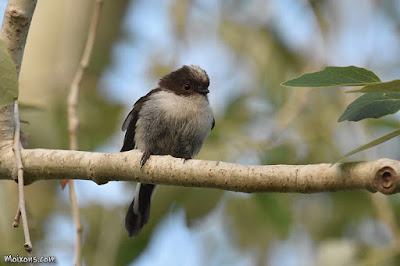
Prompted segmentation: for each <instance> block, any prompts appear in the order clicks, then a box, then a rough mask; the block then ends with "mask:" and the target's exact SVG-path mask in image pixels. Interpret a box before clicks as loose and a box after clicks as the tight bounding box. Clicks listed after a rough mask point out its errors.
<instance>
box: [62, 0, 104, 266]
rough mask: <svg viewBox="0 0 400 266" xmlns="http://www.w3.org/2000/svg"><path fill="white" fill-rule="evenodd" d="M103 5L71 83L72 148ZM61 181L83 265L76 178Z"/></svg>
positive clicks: (96, 11) (97, 10)
mask: <svg viewBox="0 0 400 266" xmlns="http://www.w3.org/2000/svg"><path fill="white" fill-rule="evenodd" d="M102 7H103V1H102V0H97V1H96V6H95V9H94V11H93V15H92V21H91V23H90V29H89V34H88V38H87V40H86V45H85V50H84V52H83V55H82V59H81V61H80V64H79V67H78V69H77V71H76V74H75V77H74V79H73V81H72V83H71V87H70V90H69V94H68V100H67V105H68V133H69V147H70V149H71V150H77V149H78V137H77V131H78V126H79V117H78V113H77V108H78V93H79V87H80V84H81V82H82V78H83V75H84V74H85V71H86V69H87V68H88V66H89V60H90V56H91V54H92V50H93V46H94V41H95V39H96V34H97V29H98V26H99V21H100V14H101V10H102ZM63 181H64V182H63ZM68 181H69V182H68ZM61 182H62V183H61V185H62V186H63V188H64V186H65V185H66V184H67V183H69V197H70V202H71V211H72V217H73V218H74V224H75V232H76V240H75V266H80V265H82V224H81V219H80V215H79V207H78V201H77V197H76V192H75V183H74V180H68V179H66V180H62V181H61Z"/></svg>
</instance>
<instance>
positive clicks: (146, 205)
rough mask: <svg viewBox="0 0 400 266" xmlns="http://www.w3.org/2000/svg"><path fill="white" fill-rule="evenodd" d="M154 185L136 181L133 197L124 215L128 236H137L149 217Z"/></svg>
mask: <svg viewBox="0 0 400 266" xmlns="http://www.w3.org/2000/svg"><path fill="white" fill-rule="evenodd" d="M155 189H156V185H152V184H143V183H138V184H137V185H136V192H135V197H134V198H133V200H132V203H131V205H129V209H128V212H127V213H126V217H125V229H126V230H127V231H128V233H129V237H132V236H137V235H138V234H139V233H140V231H142V228H143V226H144V225H145V224H147V222H148V221H149V218H150V203H151V198H152V196H153V193H154V191H155Z"/></svg>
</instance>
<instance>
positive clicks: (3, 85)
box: [0, 40, 18, 107]
mask: <svg viewBox="0 0 400 266" xmlns="http://www.w3.org/2000/svg"><path fill="white" fill-rule="evenodd" d="M17 98H18V78H17V70H16V68H15V66H14V63H13V61H12V59H11V57H10V55H9V54H8V52H7V48H6V45H5V43H4V41H3V40H0V107H3V106H7V105H10V104H12V103H13V102H14V100H15V99H17Z"/></svg>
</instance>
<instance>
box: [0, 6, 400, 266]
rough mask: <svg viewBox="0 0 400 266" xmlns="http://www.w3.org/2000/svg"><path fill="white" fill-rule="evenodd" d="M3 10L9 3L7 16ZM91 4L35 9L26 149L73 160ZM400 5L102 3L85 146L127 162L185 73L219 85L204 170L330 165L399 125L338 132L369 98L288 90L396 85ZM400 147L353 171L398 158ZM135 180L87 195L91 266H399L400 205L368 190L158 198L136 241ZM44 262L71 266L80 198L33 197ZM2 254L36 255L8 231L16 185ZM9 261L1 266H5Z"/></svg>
mask: <svg viewBox="0 0 400 266" xmlns="http://www.w3.org/2000/svg"><path fill="white" fill-rule="evenodd" d="M6 4H7V1H5V0H2V1H0V17H1V18H2V16H3V14H4V9H5V6H6ZM93 9H94V0H87V1H78V0H69V1H49V0H39V1H38V4H37V8H36V11H35V14H34V18H33V21H32V26H31V30H30V33H29V36H28V42H27V46H26V50H25V56H24V61H23V65H22V72H21V76H20V102H21V103H22V111H21V118H22V119H23V120H26V121H29V124H24V125H23V131H24V132H25V133H27V134H28V135H29V148H50V149H67V148H68V135H67V120H66V96H67V93H68V89H69V85H70V83H71V81H72V78H73V76H74V74H75V71H76V69H77V66H78V62H79V60H80V57H81V54H82V52H83V47H84V43H85V40H86V36H87V32H88V27H89V22H90V18H91V14H92V11H93ZM399 36H400V2H399V1H395V0H392V1H389V0H388V1H374V0H353V1H346V0H310V1H307V0H302V1H299V0H280V1H279V0H269V1H268V0H264V1H262V0H251V1H243V0H233V1H222V0H220V1H211V0H203V1H202V0H167V1H156V0H130V1H127V0H119V1H107V0H106V1H105V4H104V8H103V12H102V18H101V23H100V28H99V33H98V36H97V41H96V44H95V47H94V52H93V56H92V60H91V61H90V66H89V69H88V71H87V73H86V75H85V76H84V78H83V82H82V86H81V91H80V95H79V115H80V119H81V124H80V129H79V134H78V137H79V146H80V147H79V148H80V150H85V151H97V152H118V151H119V150H120V148H121V146H122V141H123V132H121V130H120V126H121V124H122V122H123V120H124V118H125V116H126V114H127V113H128V112H129V110H130V109H131V107H132V105H133V104H134V102H135V101H136V100H138V99H139V97H141V96H143V95H145V94H146V93H147V92H148V91H150V90H151V89H153V88H155V87H156V86H157V82H158V79H159V78H160V77H162V76H163V75H165V74H167V73H169V72H170V71H172V70H174V69H176V68H179V67H181V66H182V65H183V64H195V65H200V66H201V67H202V68H204V69H205V70H206V71H207V73H208V75H209V76H210V79H211V85H210V90H211V93H210V102H211V105H212V107H213V109H214V112H215V116H216V118H215V120H216V127H215V128H214V130H213V131H212V133H211V135H210V136H209V137H208V139H207V141H206V143H205V145H204V147H203V149H202V151H201V153H200V154H199V156H198V157H197V158H199V159H206V160H220V161H227V162H234V163H241V164H254V165H262V164H312V163H322V162H328V163H329V162H332V161H333V160H335V159H337V158H338V157H340V156H341V155H343V154H344V153H346V152H348V151H350V150H352V149H354V148H357V147H358V146H360V145H362V144H364V143H366V142H367V141H370V140H372V139H374V138H376V137H379V136H382V135H384V134H386V133H388V132H390V131H392V130H393V129H397V128H399V127H400V123H399V120H398V117H397V116H396V115H392V116H388V117H385V118H382V119H379V120H376V119H368V120H366V121H362V122H360V123H353V122H342V123H337V119H338V118H339V116H340V115H341V113H342V112H343V111H344V110H345V107H346V106H347V105H348V104H349V103H350V102H351V101H353V100H354V99H355V98H356V97H358V95H356V94H345V93H344V90H343V89H340V88H339V89H337V88H336V89H335V88H327V89H313V90H310V89H304V88H303V89H294V88H285V87H282V86H280V84H281V83H282V82H284V81H286V80H289V79H291V78H294V77H296V76H298V75H300V74H302V73H305V72H314V71H319V70H321V69H323V67H324V66H326V65H332V66H348V65H355V66H359V67H365V68H367V69H370V70H372V71H374V72H375V73H376V74H377V75H378V76H379V77H380V78H381V79H382V80H383V81H389V80H391V79H396V78H398V77H399V71H400V61H399V58H400V38H399ZM399 148H400V145H399V140H398V138H395V139H393V140H391V141H389V142H387V143H385V144H383V145H380V146H378V147H376V148H374V149H371V150H367V151H365V152H363V153H360V154H357V155H356V156H353V157H351V158H350V159H351V160H374V159H377V158H381V157H388V158H393V159H400V158H399V157H400V156H399V154H398V150H399ZM134 185H135V184H133V183H129V182H110V183H108V184H105V185H102V186H98V185H96V184H94V183H93V182H88V181H78V182H76V186H77V196H78V203H79V207H80V210H81V218H82V223H83V241H84V243H83V258H84V264H85V265H128V264H130V265H272V266H275V265H282V266H295V265H309V266H312V265H400V244H399V243H400V229H399V225H398V223H397V220H398V219H399V218H400V217H399V212H398V211H397V210H398V208H399V205H400V200H399V197H398V196H397V195H394V196H389V197H385V196H382V195H375V194H371V193H367V192H364V191H352V192H338V193H318V194H312V195H302V194H292V193H288V194H278V193H268V194H245V193H233V192H225V191H220V190H215V189H196V188H181V187H169V186H161V187H159V188H158V190H157V193H156V194H155V196H154V199H153V204H152V211H151V219H150V222H149V224H148V225H147V226H146V227H145V228H144V230H143V231H142V233H141V234H140V235H139V236H138V237H137V238H133V239H129V238H128V236H127V233H126V232H125V230H124V216H125V212H126V209H127V207H128V205H129V203H130V201H131V199H132V197H133V194H134ZM26 200H27V203H26V204H27V211H28V219H29V226H30V232H31V238H32V242H33V245H34V255H36V256H40V255H46V256H49V255H52V256H56V257H57V260H58V265H71V264H73V259H74V249H73V248H74V237H75V234H74V227H73V224H72V217H71V212H70V203H69V198H68V190H65V191H62V190H61V188H60V183H59V182H56V181H40V182H36V183H34V184H32V185H30V186H28V187H26ZM0 202H1V204H0V236H1V241H0V251H1V252H0V255H6V254H13V255H16V254H19V255H20V256H22V255H25V251H24V250H23V247H22V244H23V241H24V240H23V239H24V238H23V232H22V227H21V228H18V229H13V228H12V226H11V224H12V221H13V218H14V215H15V212H16V207H17V186H16V184H15V183H14V182H11V181H3V182H1V183H0ZM1 263H3V261H2V260H1V261H0V264H1Z"/></svg>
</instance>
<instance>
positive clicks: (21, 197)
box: [14, 101, 32, 256]
mask: <svg viewBox="0 0 400 266" xmlns="http://www.w3.org/2000/svg"><path fill="white" fill-rule="evenodd" d="M14 123H15V133H14V154H15V159H16V163H17V167H18V196H19V203H18V206H19V207H18V209H19V211H18V212H17V215H16V217H15V219H14V224H16V222H15V221H17V220H19V219H18V218H19V217H18V216H19V213H21V214H20V216H21V217H22V225H23V228H24V236H25V244H24V248H25V250H26V251H27V252H28V255H29V256H32V253H31V252H32V243H31V237H30V236H29V228H28V219H27V217H26V209H25V195H24V166H23V165H22V159H21V149H22V148H21V143H20V140H19V136H20V122H19V111H18V101H15V102H14Z"/></svg>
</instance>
